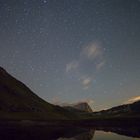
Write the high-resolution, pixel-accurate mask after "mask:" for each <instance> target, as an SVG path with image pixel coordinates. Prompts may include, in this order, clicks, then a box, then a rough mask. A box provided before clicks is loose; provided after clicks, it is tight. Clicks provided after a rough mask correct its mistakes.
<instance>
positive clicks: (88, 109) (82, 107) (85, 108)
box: [72, 102, 93, 113]
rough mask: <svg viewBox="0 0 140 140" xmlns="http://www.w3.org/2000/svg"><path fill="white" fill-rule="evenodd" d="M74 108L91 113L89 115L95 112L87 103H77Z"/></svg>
mask: <svg viewBox="0 0 140 140" xmlns="http://www.w3.org/2000/svg"><path fill="white" fill-rule="evenodd" d="M72 107H73V108H75V109H78V110H81V111H85V112H89V113H91V112H93V111H92V109H91V107H90V106H89V105H88V103H86V102H81V103H77V104H75V105H73V106H72Z"/></svg>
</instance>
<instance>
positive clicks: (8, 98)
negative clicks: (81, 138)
mask: <svg viewBox="0 0 140 140" xmlns="http://www.w3.org/2000/svg"><path fill="white" fill-rule="evenodd" d="M113 117H116V118H117V117H135V118H136V117H137V118H140V101H138V102H135V103H133V104H127V105H121V106H118V107H113V108H111V109H108V110H102V111H99V112H93V111H92V109H91V108H90V106H89V105H88V104H87V103H86V102H83V103H78V104H74V105H70V106H64V107H60V106H58V105H53V104H50V103H48V102H46V101H44V100H43V99H41V98H40V97H38V96H37V95H36V94H35V93H33V92H32V91H31V90H30V89H29V88H28V87H27V86H26V85H25V84H23V83H22V82H20V81H18V80H17V79H15V78H14V77H13V76H11V75H10V74H8V72H7V71H6V70H5V69H3V68H2V67H0V120H83V119H86V120H87V119H90V120H91V119H98V118H113Z"/></svg>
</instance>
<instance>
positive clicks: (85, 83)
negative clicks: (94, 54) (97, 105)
mask: <svg viewBox="0 0 140 140" xmlns="http://www.w3.org/2000/svg"><path fill="white" fill-rule="evenodd" d="M91 82H92V79H91V78H90V77H86V78H82V85H83V86H84V89H88V88H89V86H90V85H91Z"/></svg>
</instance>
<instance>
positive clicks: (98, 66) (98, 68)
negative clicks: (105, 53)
mask: <svg viewBox="0 0 140 140" xmlns="http://www.w3.org/2000/svg"><path fill="white" fill-rule="evenodd" d="M104 65H105V61H104V60H102V61H100V62H99V63H97V64H96V69H97V70H100V69H101V68H102V67H103V66H104Z"/></svg>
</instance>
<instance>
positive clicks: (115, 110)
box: [93, 101, 140, 118]
mask: <svg viewBox="0 0 140 140" xmlns="http://www.w3.org/2000/svg"><path fill="white" fill-rule="evenodd" d="M93 115H98V116H102V117H127V118H128V117H136V118H140V101H137V102H134V103H131V104H124V105H120V106H116V107H112V108H110V109H107V110H102V111H99V112H93Z"/></svg>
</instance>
